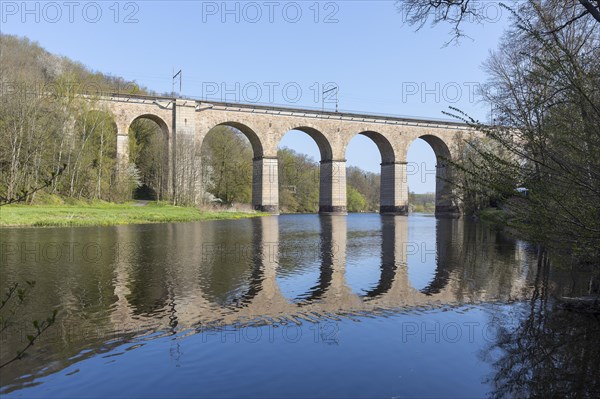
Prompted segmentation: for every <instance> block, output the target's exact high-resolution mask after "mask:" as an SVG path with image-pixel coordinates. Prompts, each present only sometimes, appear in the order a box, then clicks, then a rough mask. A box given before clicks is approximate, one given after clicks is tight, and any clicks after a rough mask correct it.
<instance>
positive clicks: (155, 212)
mask: <svg viewBox="0 0 600 399" xmlns="http://www.w3.org/2000/svg"><path fill="white" fill-rule="evenodd" d="M0 214H1V217H0V226H4V227H7V226H36V227H50V226H56V227H63V226H112V225H120V224H141V223H168V222H194V221H200V220H218V219H240V218H247V217H254V216H263V215H264V214H263V213H259V212H245V211H236V210H204V209H199V208H196V207H183V206H173V205H170V204H166V203H164V202H149V203H147V204H146V203H134V202H130V203H125V204H114V203H107V202H101V201H94V202H84V201H77V202H76V203H73V204H54V205H51V204H46V205H7V206H2V207H0Z"/></svg>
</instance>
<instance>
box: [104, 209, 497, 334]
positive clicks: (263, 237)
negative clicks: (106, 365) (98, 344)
mask: <svg viewBox="0 0 600 399" xmlns="http://www.w3.org/2000/svg"><path fill="white" fill-rule="evenodd" d="M381 220H382V241H381V263H380V270H381V272H380V278H379V281H378V283H377V284H376V285H375V286H374V287H373V288H372V289H370V290H368V291H366V292H364V293H362V294H356V293H354V292H353V291H352V290H351V288H350V287H349V286H348V285H347V283H346V273H345V268H346V241H347V239H346V237H347V229H346V218H345V217H344V216H322V217H321V218H320V224H321V232H320V251H319V253H320V259H319V262H320V272H319V279H318V282H317V284H316V285H315V286H314V287H313V288H312V289H311V290H310V292H309V293H308V294H307V295H306V296H304V297H303V299H301V300H298V301H294V300H290V299H288V298H286V297H285V296H284V295H283V294H282V293H281V292H280V289H279V285H278V282H277V278H276V274H277V269H278V266H279V263H280V256H281V253H282V252H281V251H280V249H279V248H278V245H279V242H280V241H279V220H278V218H277V217H275V216H271V217H263V218H256V219H253V220H252V237H253V242H252V243H251V245H250V248H251V254H249V255H250V259H252V265H253V271H252V272H251V275H250V278H249V280H250V281H249V284H248V288H247V289H246V292H245V293H242V294H240V295H239V296H238V299H237V300H233V302H236V305H235V306H234V305H231V304H218V303H216V302H215V301H214V300H211V299H209V298H208V296H207V295H206V292H203V287H202V284H201V283H200V280H201V279H200V278H199V277H198V275H197V274H194V273H197V270H195V271H194V269H195V268H194V267H188V268H185V269H182V270H180V271H178V272H177V273H169V274H174V275H175V274H176V275H179V276H178V278H179V280H178V282H175V283H174V284H172V288H171V289H172V290H173V292H171V293H170V297H171V298H176V299H172V303H173V313H172V315H171V316H170V319H171V321H172V320H177V323H176V324H178V325H181V326H187V327H191V326H194V325H197V324H199V323H202V324H210V323H224V324H234V323H236V322H243V321H245V320H246V321H247V320H277V319H282V318H303V317H305V315H308V316H309V317H310V315H311V314H312V315H332V314H352V313H361V312H369V311H374V310H378V309H394V308H404V307H407V308H410V307H425V306H434V305H439V304H451V303H457V302H458V301H459V300H460V299H461V298H459V297H458V296H459V295H461V294H460V293H459V292H460V287H459V285H458V284H459V283H458V282H457V280H458V279H453V278H451V277H452V274H453V272H454V271H453V270H452V268H453V267H454V266H455V265H456V263H457V262H456V259H455V257H457V256H458V255H459V252H460V251H462V243H461V242H460V239H461V237H462V236H463V234H462V231H461V230H462V226H463V225H462V223H460V222H458V221H456V220H451V219H439V220H438V221H437V228H436V247H437V249H436V253H437V255H436V256H437V269H436V273H435V275H434V277H433V279H432V281H431V282H430V284H429V285H428V286H427V287H425V288H424V289H422V290H417V289H415V288H414V287H412V286H411V284H410V281H409V278H408V265H407V255H408V252H410V251H411V249H410V245H411V244H410V243H409V242H408V221H407V218H404V217H394V216H382V217H381ZM457 238H458V240H459V241H456V240H457ZM120 239H121V238H120ZM125 239H126V238H125ZM174 239H175V238H174ZM196 239H197V238H196ZM451 240H454V241H451ZM332 249H333V250H332ZM198 255H199V254H198ZM209 262H210V260H209ZM215 266H217V267H218V266H220V265H215ZM182 273H184V274H186V275H184V276H181V275H180V274H182ZM187 273H191V274H187ZM130 282H131V280H130V276H129V275H128V271H127V266H125V265H123V264H122V263H119V265H118V267H117V270H116V279H115V294H116V296H117V298H118V300H117V301H116V303H115V305H114V307H113V313H112V316H111V317H112V322H113V323H115V325H132V324H133V325H137V324H144V321H145V322H147V323H149V324H152V323H153V320H152V317H151V316H148V317H146V316H144V315H143V314H140V313H139V312H135V309H134V306H132V304H131V303H130V302H129V301H128V298H129V297H130V295H131V291H130V288H129V283H130ZM485 299H486V292H485V290H482V291H479V292H475V293H472V295H471V296H470V298H469V300H471V301H479V300H485Z"/></svg>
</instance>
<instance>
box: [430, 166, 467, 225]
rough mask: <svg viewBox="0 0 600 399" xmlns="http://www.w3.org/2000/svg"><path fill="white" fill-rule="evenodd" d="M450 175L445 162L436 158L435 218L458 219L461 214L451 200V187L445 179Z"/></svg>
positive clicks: (448, 167)
mask: <svg viewBox="0 0 600 399" xmlns="http://www.w3.org/2000/svg"><path fill="white" fill-rule="evenodd" d="M449 173H451V170H450V166H449V165H448V163H447V161H445V160H442V159H440V158H438V160H437V165H436V174H435V217H439V218H460V217H461V216H462V212H461V210H460V208H459V207H458V205H457V204H456V203H455V200H454V199H453V198H452V187H451V186H450V183H448V181H447V179H448V177H449Z"/></svg>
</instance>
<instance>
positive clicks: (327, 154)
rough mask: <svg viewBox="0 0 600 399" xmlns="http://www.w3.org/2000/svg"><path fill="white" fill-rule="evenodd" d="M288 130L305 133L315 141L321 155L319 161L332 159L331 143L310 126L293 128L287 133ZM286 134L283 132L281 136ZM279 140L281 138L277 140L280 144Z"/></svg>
mask: <svg viewBox="0 0 600 399" xmlns="http://www.w3.org/2000/svg"><path fill="white" fill-rule="evenodd" d="M290 130H298V131H300V132H303V133H306V134H307V135H309V136H310V138H312V139H313V140H314V141H315V143H317V147H319V152H320V153H321V159H320V161H329V160H332V159H333V150H332V147H331V143H330V142H329V140H328V139H327V137H326V136H325V135H324V134H323V133H322V132H321V131H319V130H317V129H315V128H314V127H310V126H298V127H294V128H291V129H289V130H288V131H287V132H289V131H290ZM287 132H285V133H284V134H283V135H284V136H285V134H286V133H287ZM281 139H283V136H281V138H280V139H279V141H280V142H281Z"/></svg>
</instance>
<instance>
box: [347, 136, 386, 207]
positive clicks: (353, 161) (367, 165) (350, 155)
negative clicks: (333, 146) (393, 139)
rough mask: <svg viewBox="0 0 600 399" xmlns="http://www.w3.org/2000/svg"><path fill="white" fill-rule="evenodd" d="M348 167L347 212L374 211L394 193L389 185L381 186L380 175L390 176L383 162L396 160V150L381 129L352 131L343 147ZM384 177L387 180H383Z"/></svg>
mask: <svg viewBox="0 0 600 399" xmlns="http://www.w3.org/2000/svg"><path fill="white" fill-rule="evenodd" d="M346 158H347V159H348V160H349V161H348V164H349V166H348V168H347V170H346V192H347V203H348V205H347V206H348V211H349V212H377V211H380V210H381V205H382V204H384V203H385V199H384V195H385V197H386V199H388V200H389V198H388V197H390V196H392V197H393V196H394V191H393V190H391V188H392V187H393V185H392V186H389V185H388V186H386V187H385V188H386V189H388V191H389V192H384V190H383V189H382V176H383V177H385V178H387V179H388V180H389V179H390V178H393V174H391V173H389V172H391V171H390V170H389V168H388V167H386V165H393V164H394V163H395V154H394V149H393V148H392V145H391V144H390V142H389V140H388V139H387V138H386V137H385V136H383V135H382V134H381V133H378V132H374V131H363V132H360V133H358V134H357V135H355V136H354V137H353V138H352V139H351V140H350V142H349V143H348V145H347V147H346ZM385 181H387V180H385Z"/></svg>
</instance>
